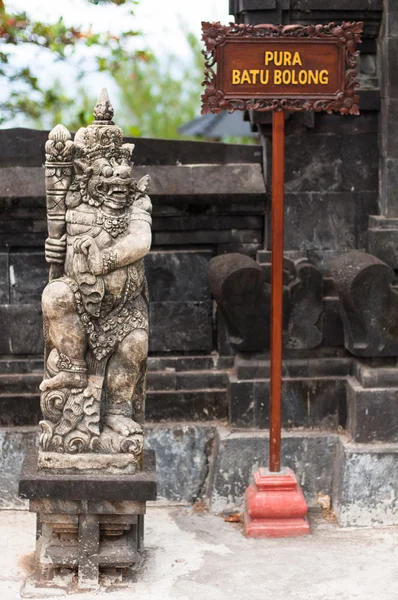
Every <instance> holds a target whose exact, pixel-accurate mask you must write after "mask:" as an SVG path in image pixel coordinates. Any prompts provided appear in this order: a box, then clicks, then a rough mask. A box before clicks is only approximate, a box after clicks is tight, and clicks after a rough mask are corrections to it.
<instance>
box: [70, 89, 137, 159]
mask: <svg viewBox="0 0 398 600" xmlns="http://www.w3.org/2000/svg"><path fill="white" fill-rule="evenodd" d="M113 114H114V110H113V107H112V104H111V103H110V100H109V96H108V92H107V90H106V88H103V90H102V91H101V94H100V97H99V98H98V102H97V104H96V105H95V108H94V121H93V122H92V123H91V124H90V125H89V126H88V127H81V128H80V129H79V130H78V132H77V133H76V135H75V139H74V144H75V148H76V158H81V157H84V158H87V159H91V160H92V159H94V158H97V157H106V158H112V157H115V158H127V159H130V158H131V154H132V152H133V149H134V144H123V131H122V130H121V129H120V127H118V126H117V125H115V123H114V122H113V121H112V118H113Z"/></svg>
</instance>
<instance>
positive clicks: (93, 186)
mask: <svg viewBox="0 0 398 600" xmlns="http://www.w3.org/2000/svg"><path fill="white" fill-rule="evenodd" d="M90 167H91V169H90V170H91V176H90V178H89V180H88V183H87V192H88V197H89V199H90V198H92V199H94V201H95V204H96V205H98V204H103V205H105V206H108V207H109V208H113V209H118V208H119V209H120V208H124V207H125V206H126V205H127V204H128V203H129V196H130V193H131V190H132V183H133V180H132V176H131V167H130V165H129V163H128V160H127V158H123V157H120V158H119V159H118V160H116V158H110V159H107V158H97V159H95V160H94V161H93V162H92V163H91V165H90ZM89 202H90V200H89Z"/></svg>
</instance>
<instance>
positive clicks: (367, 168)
mask: <svg viewBox="0 0 398 600" xmlns="http://www.w3.org/2000/svg"><path fill="white" fill-rule="evenodd" d="M340 144H341V147H340V150H339V156H340V159H341V161H342V189H344V190H347V191H350V192H354V191H355V192H363V191H368V190H374V192H375V199H376V192H377V189H378V160H379V148H378V143H377V138H376V136H375V135H374V134H373V133H362V134H356V135H351V136H344V139H343V141H342V142H340Z"/></svg>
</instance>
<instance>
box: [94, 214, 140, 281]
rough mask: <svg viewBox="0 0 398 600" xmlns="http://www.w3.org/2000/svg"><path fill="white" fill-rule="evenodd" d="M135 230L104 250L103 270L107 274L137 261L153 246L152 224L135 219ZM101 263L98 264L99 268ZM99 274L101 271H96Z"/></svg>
mask: <svg viewBox="0 0 398 600" xmlns="http://www.w3.org/2000/svg"><path fill="white" fill-rule="evenodd" d="M131 229H133V231H131V232H129V233H128V235H127V236H125V237H124V238H123V239H122V240H120V241H118V242H116V244H114V245H113V246H111V247H110V248H107V249H106V250H103V251H102V253H101V254H102V265H101V266H102V268H101V272H102V273H104V274H106V273H109V272H110V271H114V270H115V269H119V268H120V267H126V266H127V265H129V264H131V263H133V262H136V261H137V260H139V259H140V258H143V257H144V256H145V255H146V254H148V252H149V250H150V248H151V241H152V233H151V226H150V224H149V223H147V222H145V221H141V220H140V221H133V227H132V228H131ZM99 268H100V265H98V270H99ZM95 274H96V275H99V274H100V273H98V272H97V273H95Z"/></svg>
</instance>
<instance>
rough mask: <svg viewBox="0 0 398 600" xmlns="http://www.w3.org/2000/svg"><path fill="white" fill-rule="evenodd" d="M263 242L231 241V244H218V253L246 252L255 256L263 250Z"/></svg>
mask: <svg viewBox="0 0 398 600" xmlns="http://www.w3.org/2000/svg"><path fill="white" fill-rule="evenodd" d="M262 247H263V244H262V243H261V244H246V243H245V244H241V243H239V242H231V243H230V244H217V247H216V248H217V251H216V254H217V255H219V254H229V253H233V252H238V253H239V254H246V256H250V258H255V256H256V253H257V252H258V251H259V250H261V249H262Z"/></svg>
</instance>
